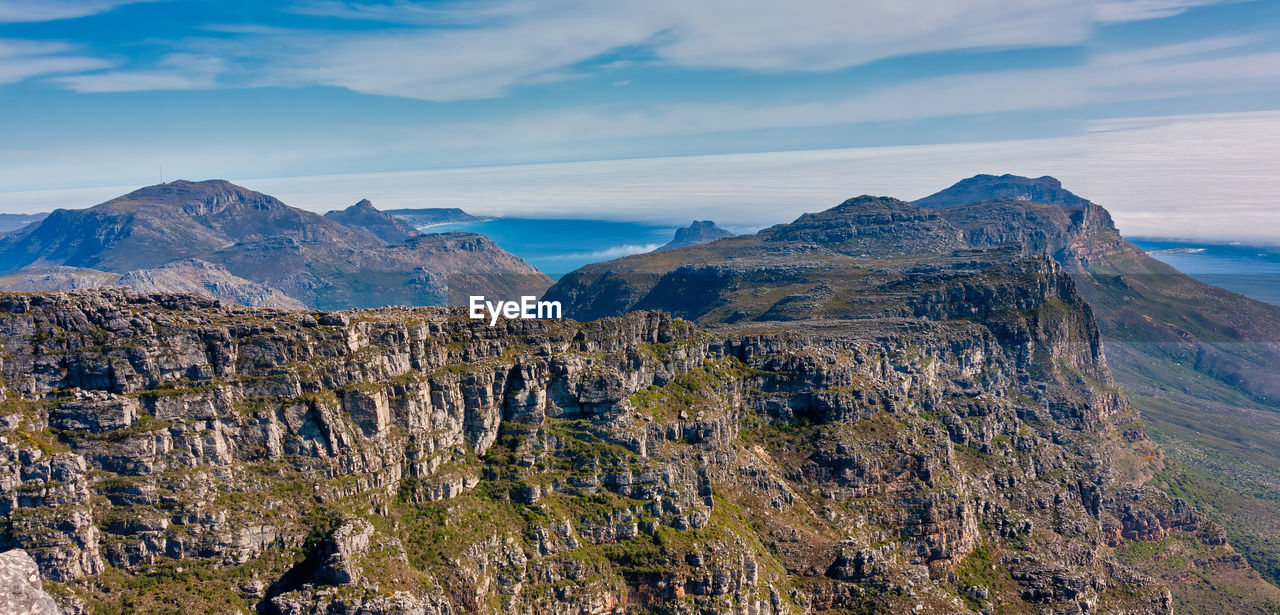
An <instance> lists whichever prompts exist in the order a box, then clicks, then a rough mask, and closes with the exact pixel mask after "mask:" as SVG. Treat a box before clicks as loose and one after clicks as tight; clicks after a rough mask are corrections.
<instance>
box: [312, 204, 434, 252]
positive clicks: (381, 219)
mask: <svg viewBox="0 0 1280 615" xmlns="http://www.w3.org/2000/svg"><path fill="white" fill-rule="evenodd" d="M324 217H326V218H328V219H330V220H333V221H334V222H337V223H339V224H342V225H344V226H349V227H351V228H356V229H362V230H365V231H368V232H370V233H373V234H374V235H376V236H377V237H378V238H379V239H382V240H383V241H385V242H387V243H400V242H402V241H404V240H406V239H408V238H410V237H417V236H418V235H421V233H419V232H418V229H415V228H413V227H412V226H410V225H408V224H406V223H404V222H402V221H400V220H399V219H398V218H395V217H393V216H391V215H390V214H388V213H387V212H384V211H379V210H378V209H376V208H375V207H374V206H373V203H370V202H369V199H363V200H361V201H360V202H359V203H356V204H355V205H352V206H351V207H348V208H346V209H343V210H340V211H331V212H329V213H326V214H325V215H324Z"/></svg>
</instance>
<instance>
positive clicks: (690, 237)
mask: <svg viewBox="0 0 1280 615" xmlns="http://www.w3.org/2000/svg"><path fill="white" fill-rule="evenodd" d="M732 236H733V233H730V232H729V231H726V230H724V229H722V228H720V227H718V226H716V223H715V222H712V221H710V220H694V222H693V224H690V225H689V226H686V227H684V228H678V229H676V236H675V237H673V238H672V239H671V241H669V242H667V243H666V244H665V245H663V246H662V247H660V248H658V249H657V250H654V251H655V252H661V251H663V250H674V249H676V248H687V247H689V246H698V245H702V244H704V243H711V242H713V241H715V240H717V239H724V238H725V237H732Z"/></svg>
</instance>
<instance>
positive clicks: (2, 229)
mask: <svg viewBox="0 0 1280 615" xmlns="http://www.w3.org/2000/svg"><path fill="white" fill-rule="evenodd" d="M47 215H49V214H47V213H38V214H0V233H8V232H9V231H16V230H18V229H20V228H22V227H24V226H26V225H28V224H31V223H33V222H39V221H41V220H44V218H45V216H47Z"/></svg>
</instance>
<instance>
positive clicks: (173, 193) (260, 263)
mask: <svg viewBox="0 0 1280 615" xmlns="http://www.w3.org/2000/svg"><path fill="white" fill-rule="evenodd" d="M357 207H359V206H357ZM370 209H371V208H370ZM188 259H199V260H201V261H204V262H207V263H211V264H213V265H218V266H221V267H223V268H225V269H226V271H227V272H229V273H230V274H231V275H234V276H237V277H239V278H244V279H246V280H250V281H252V282H255V283H257V284H260V285H263V286H265V287H270V288H272V289H275V290H278V291H280V292H283V293H284V294H286V295H288V296H290V297H292V298H294V299H296V300H297V301H300V302H301V303H302V304H304V305H306V306H309V307H312V308H321V309H335V308H349V307H374V306H382V305H435V304H442V303H447V302H449V301H451V300H452V301H461V302H465V301H466V296H467V295H469V294H485V295H501V296H519V295H522V294H538V293H539V292H541V291H542V290H543V289H545V288H546V287H547V286H549V285H550V279H549V278H547V277H546V276H545V275H543V274H542V273H540V272H539V271H537V270H536V269H534V268H533V267H531V266H529V265H528V264H526V263H525V262H524V261H522V260H520V259H519V258H517V257H515V256H512V255H511V254H509V253H507V252H506V251H504V250H502V249H501V248H499V247H498V246H497V245H496V244H494V243H493V242H492V241H489V240H488V239H486V238H484V237H482V236H480V235H474V234H465V233H454V234H448V235H440V236H428V237H412V238H410V239H409V240H408V241H403V242H399V243H392V244H389V243H388V242H387V241H385V240H383V239H382V238H380V237H378V236H377V235H376V234H374V233H373V232H369V231H368V230H366V229H365V228H353V227H351V226H346V225H344V224H341V223H339V222H337V221H335V220H331V219H328V218H325V217H323V216H320V215H317V214H314V213H311V212H308V211H304V210H301V209H296V208H293V207H289V206H287V205H285V204H284V203H282V202H280V201H279V200H278V199H276V198H274V197H271V196H268V195H265V194H262V193H259V192H254V191H252V190H249V189H247V188H243V187H240V186H236V185H234V184H231V183H229V182H226V181H221V180H210V181H203V182H189V181H175V182H170V183H167V184H160V185H157V186H150V187H147V188H142V189H140V190H137V191H134V192H131V193H129V194H127V195H124V196H122V197H119V198H116V199H112V200H110V201H107V202H106V203H102V204H100V205H97V206H94V207H91V208H89V209H83V210H66V209H59V210H57V211H54V212H53V213H51V214H50V215H49V216H48V217H47V218H45V219H44V220H43V221H41V222H40V223H38V224H35V225H32V226H29V227H27V228H24V229H22V230H20V231H17V232H15V233H11V234H9V235H6V236H4V237H3V238H0V272H4V273H12V272H16V271H18V270H20V269H24V268H29V267H35V268H48V267H76V268H88V269H95V270H99V271H105V272H111V273H120V274H124V273H126V272H129V271H133V270H137V269H153V268H156V267H160V266H163V265H166V264H168V263H172V262H174V261H183V260H188Z"/></svg>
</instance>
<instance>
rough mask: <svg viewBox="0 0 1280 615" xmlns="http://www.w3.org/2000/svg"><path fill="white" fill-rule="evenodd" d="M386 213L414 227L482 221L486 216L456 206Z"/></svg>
mask: <svg viewBox="0 0 1280 615" xmlns="http://www.w3.org/2000/svg"><path fill="white" fill-rule="evenodd" d="M387 213H388V214H390V215H392V216H395V217H396V218H399V219H401V220H404V221H405V222H408V223H409V224H410V225H412V226H414V227H415V228H422V227H424V226H435V225H437V224H456V223H459V222H483V221H485V220H488V218H481V217H479V216H473V215H471V214H469V213H467V212H465V211H462V210H461V209H458V208H457V207H428V208H423V209H388V210H387Z"/></svg>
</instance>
